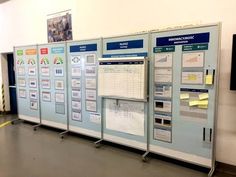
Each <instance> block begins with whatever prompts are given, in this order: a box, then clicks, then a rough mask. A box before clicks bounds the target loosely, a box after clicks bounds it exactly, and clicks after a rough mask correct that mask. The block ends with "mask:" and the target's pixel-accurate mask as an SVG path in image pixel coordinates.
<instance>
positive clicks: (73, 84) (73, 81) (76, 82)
mask: <svg viewBox="0 0 236 177" xmlns="http://www.w3.org/2000/svg"><path fill="white" fill-rule="evenodd" d="M71 87H72V88H73V89H79V88H80V87H81V85H80V79H71Z"/></svg>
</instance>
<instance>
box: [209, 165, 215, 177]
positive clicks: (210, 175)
mask: <svg viewBox="0 0 236 177" xmlns="http://www.w3.org/2000/svg"><path fill="white" fill-rule="evenodd" d="M214 172H215V166H213V167H212V168H211V170H210V172H209V173H208V177H212V176H213V174H214Z"/></svg>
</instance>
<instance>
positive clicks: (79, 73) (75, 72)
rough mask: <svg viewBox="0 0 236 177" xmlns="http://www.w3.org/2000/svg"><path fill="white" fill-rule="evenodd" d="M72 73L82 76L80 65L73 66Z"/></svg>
mask: <svg viewBox="0 0 236 177" xmlns="http://www.w3.org/2000/svg"><path fill="white" fill-rule="evenodd" d="M71 75H72V76H78V77H80V76H81V68H80V67H73V68H71Z"/></svg>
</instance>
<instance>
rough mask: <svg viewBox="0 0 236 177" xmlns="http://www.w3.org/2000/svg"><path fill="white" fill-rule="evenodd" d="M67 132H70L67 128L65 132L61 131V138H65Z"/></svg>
mask: <svg viewBox="0 0 236 177" xmlns="http://www.w3.org/2000/svg"><path fill="white" fill-rule="evenodd" d="M67 133H69V131H68V130H66V131H64V132H61V133H59V135H60V138H61V139H64V138H65V135H66V134H67Z"/></svg>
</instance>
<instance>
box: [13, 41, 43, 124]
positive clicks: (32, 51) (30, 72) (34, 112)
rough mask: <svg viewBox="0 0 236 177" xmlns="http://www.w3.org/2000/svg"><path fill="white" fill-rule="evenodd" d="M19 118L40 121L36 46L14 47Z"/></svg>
mask: <svg viewBox="0 0 236 177" xmlns="http://www.w3.org/2000/svg"><path fill="white" fill-rule="evenodd" d="M14 56H15V68H16V86H17V105H18V116H19V118H20V119H23V120H27V121H31V122H35V123H40V112H39V110H40V107H39V86H38V83H39V82H38V58H37V46H36V45H33V46H21V47H15V48H14Z"/></svg>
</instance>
